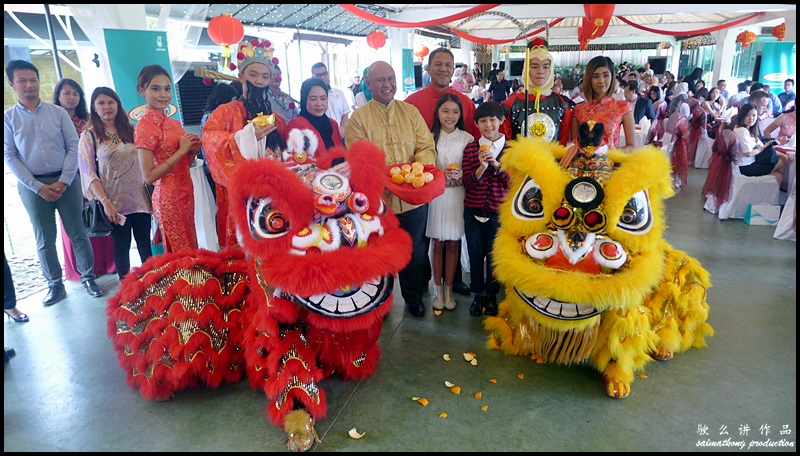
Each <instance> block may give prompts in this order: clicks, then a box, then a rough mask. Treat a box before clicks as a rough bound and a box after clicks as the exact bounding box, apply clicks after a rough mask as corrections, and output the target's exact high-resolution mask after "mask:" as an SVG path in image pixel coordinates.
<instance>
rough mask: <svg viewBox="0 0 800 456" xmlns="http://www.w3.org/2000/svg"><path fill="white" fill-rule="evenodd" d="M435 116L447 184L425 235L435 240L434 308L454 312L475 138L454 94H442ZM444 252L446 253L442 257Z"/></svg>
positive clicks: (440, 161) (438, 150)
mask: <svg viewBox="0 0 800 456" xmlns="http://www.w3.org/2000/svg"><path fill="white" fill-rule="evenodd" d="M434 112H435V113H436V115H435V116H434V119H433V128H432V131H433V138H434V141H435V142H436V166H437V167H438V168H439V169H441V170H442V172H443V173H444V175H445V177H446V179H447V180H446V184H445V189H444V193H443V194H442V195H440V196H438V197H436V198H435V199H434V200H433V201H431V202H430V204H429V205H428V225H427V229H426V235H427V236H428V237H429V238H430V239H432V240H433V281H434V285H433V308H434V310H441V309H447V310H453V309H455V308H456V301H455V299H453V278H454V277H455V272H456V264H457V263H458V261H460V259H459V256H458V245H459V242H460V241H461V237H462V236H463V235H464V185H463V183H462V181H461V159H462V157H463V155H464V148H465V147H466V146H467V144H469V143H471V142H472V141H474V140H475V138H473V136H472V135H471V134H469V133H467V132H466V125H465V123H464V122H465V120H464V109H463V106H462V104H461V100H460V99H459V98H458V97H457V96H456V95H455V94H453V93H448V92H445V93H443V94H442V95H441V96H440V97H439V101H438V102H437V103H436V109H435V110H434ZM445 249H446V250H447V253H446V255H443V252H444V251H445ZM443 257H444V260H443ZM443 263H444V264H443ZM440 289H441V293H440V292H439V290H440Z"/></svg>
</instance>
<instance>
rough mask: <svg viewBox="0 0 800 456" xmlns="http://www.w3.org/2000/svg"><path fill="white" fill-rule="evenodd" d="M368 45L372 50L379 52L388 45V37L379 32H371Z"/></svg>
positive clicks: (368, 36)
mask: <svg viewBox="0 0 800 456" xmlns="http://www.w3.org/2000/svg"><path fill="white" fill-rule="evenodd" d="M367 44H368V45H369V47H371V48H372V49H375V50H378V49H380V48H382V47H383V45H384V44H386V35H384V34H383V32H380V31H378V30H375V31H374V32H370V33H369V35H367Z"/></svg>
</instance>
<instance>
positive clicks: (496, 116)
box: [462, 101, 509, 317]
mask: <svg viewBox="0 0 800 456" xmlns="http://www.w3.org/2000/svg"><path fill="white" fill-rule="evenodd" d="M506 115H507V113H506V108H504V107H503V106H502V105H500V104H499V103H497V102H493V101H490V102H484V103H481V104H480V105H479V106H478V107H477V108H476V109H475V117H474V120H475V123H476V124H477V125H478V129H479V130H480V132H481V138H480V139H479V140H477V141H475V142H472V143H470V144H469V145H467V147H466V148H465V149H464V158H463V162H462V171H463V176H464V177H463V180H464V188H465V190H466V195H465V197H464V234H465V236H466V238H467V251H468V252H469V265H470V291H472V292H473V293H475V298H474V299H473V301H472V305H471V306H470V308H469V314H470V315H472V316H474V317H478V316H480V315H483V314H485V315H491V316H494V315H497V293H498V292H499V291H500V284H499V283H497V280H495V278H494V274H493V272H494V271H493V268H492V246H493V244H494V236H495V234H497V229H498V228H499V226H500V220H499V218H498V214H497V211H498V209H499V207H500V203H501V202H502V201H503V198H505V196H506V193H508V187H509V176H508V173H506V172H505V171H502V170H501V169H500V160H501V159H502V156H503V149H505V146H506V137H505V135H504V134H503V133H501V131H500V126H501V125H502V124H503V121H504V120H505V118H506ZM484 265H485V266H484ZM484 268H485V269H484ZM484 270H485V274H484Z"/></svg>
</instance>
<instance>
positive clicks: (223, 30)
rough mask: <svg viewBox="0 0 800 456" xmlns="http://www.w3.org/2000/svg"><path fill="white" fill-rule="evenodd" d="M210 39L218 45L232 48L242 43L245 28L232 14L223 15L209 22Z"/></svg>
mask: <svg viewBox="0 0 800 456" xmlns="http://www.w3.org/2000/svg"><path fill="white" fill-rule="evenodd" d="M208 37H209V38H211V41H213V42H214V43H216V44H219V45H222V46H226V45H227V46H230V45H231V44H236V43H238V42H239V41H242V38H244V26H243V25H242V22H241V21H240V20H239V19H236V18H235V17H233V16H231V15H230V14H223V15H221V16H217V17H215V18H214V19H211V21H209V23H208Z"/></svg>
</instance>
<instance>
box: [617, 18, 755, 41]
mask: <svg viewBox="0 0 800 456" xmlns="http://www.w3.org/2000/svg"><path fill="white" fill-rule="evenodd" d="M762 14H764V13H755V14H751V15H749V16H746V17H743V18H741V19H736V20H735V21H731V22H726V23H724V24H720V25H717V26H714V27H708V28H704V29H700V30H687V31H685V32H675V31H664V30H656V29H653V28H650V27H645V26H643V25H639V24H636V23H633V22H631V21H629V20H628V19H625V18H624V17H622V16H616V17H617V18H619V20H621V21H622V22H624V23H626V24H628V25H630V26H631V27H634V28H637V29H639V30H644V31H645V32H651V33H658V34H659V35H671V36H694V35H704V34H706V33H711V32H716V31H717V30H722V29H726V28H730V27H733V26H735V25H739V24H741V23H742V22H747V21H749V20H750V19H753V18H756V17H758V16H761V15H762Z"/></svg>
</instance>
